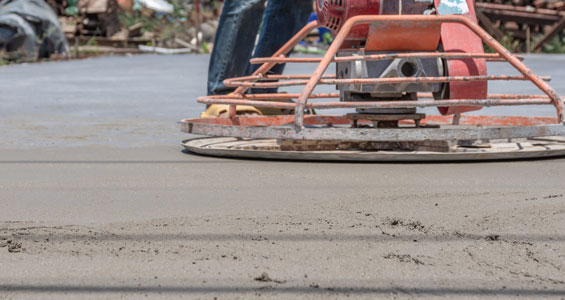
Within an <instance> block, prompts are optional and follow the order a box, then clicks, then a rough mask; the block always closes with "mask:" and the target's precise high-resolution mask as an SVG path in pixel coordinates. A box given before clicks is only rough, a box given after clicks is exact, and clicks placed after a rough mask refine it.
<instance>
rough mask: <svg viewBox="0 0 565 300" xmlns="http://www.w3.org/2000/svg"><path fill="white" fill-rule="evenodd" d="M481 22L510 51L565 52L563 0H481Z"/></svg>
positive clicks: (564, 9) (564, 8)
mask: <svg viewBox="0 0 565 300" xmlns="http://www.w3.org/2000/svg"><path fill="white" fill-rule="evenodd" d="M475 6H476V13H477V18H478V19H479V23H480V25H481V26H482V27H483V28H484V29H485V30H487V32H489V33H490V34H491V35H492V36H494V37H495V38H496V39H497V40H499V41H501V42H503V44H504V45H505V46H506V48H508V49H509V50H510V51H513V52H526V53H529V52H542V51H543V52H550V53H565V34H564V32H563V30H564V29H565V1H564V0H512V1H503V0H481V1H479V2H477V3H476V4H475Z"/></svg>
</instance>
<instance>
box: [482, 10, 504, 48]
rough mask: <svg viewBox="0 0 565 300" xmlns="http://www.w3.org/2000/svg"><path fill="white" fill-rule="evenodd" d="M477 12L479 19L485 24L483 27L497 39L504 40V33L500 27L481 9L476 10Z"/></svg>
mask: <svg viewBox="0 0 565 300" xmlns="http://www.w3.org/2000/svg"><path fill="white" fill-rule="evenodd" d="M475 13H476V14H477V19H479V22H480V23H481V24H482V25H483V28H484V29H485V30H486V31H487V32H488V33H489V34H490V35H492V36H494V37H495V38H496V39H497V40H499V41H500V40H502V38H504V33H502V31H500V29H498V27H497V26H496V25H494V23H492V21H491V20H490V19H489V18H488V17H487V16H486V15H485V14H483V12H482V11H481V10H479V9H477V10H476V11H475Z"/></svg>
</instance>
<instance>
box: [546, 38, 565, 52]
mask: <svg viewBox="0 0 565 300" xmlns="http://www.w3.org/2000/svg"><path fill="white" fill-rule="evenodd" d="M542 48H543V49H542V51H543V52H544V53H565V36H562V35H561V36H560V35H558V36H555V37H553V39H551V40H550V41H548V42H547V43H545V44H544V45H543V46H542Z"/></svg>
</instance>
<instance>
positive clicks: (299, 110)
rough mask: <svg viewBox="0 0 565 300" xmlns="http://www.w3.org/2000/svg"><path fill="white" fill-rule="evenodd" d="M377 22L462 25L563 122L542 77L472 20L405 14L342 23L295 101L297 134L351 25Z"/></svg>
mask: <svg viewBox="0 0 565 300" xmlns="http://www.w3.org/2000/svg"><path fill="white" fill-rule="evenodd" d="M376 22H391V23H401V24H402V25H404V26H407V27H409V26H410V25H411V24H416V23H422V22H425V23H432V24H434V23H435V24H442V23H459V24H462V25H465V26H466V27H468V28H469V29H470V30H472V31H473V32H474V33H475V34H476V35H477V36H478V37H479V38H481V39H482V40H483V41H484V42H485V43H486V44H487V45H489V46H490V47H491V48H493V49H494V50H495V51H496V52H498V53H499V54H500V56H502V57H503V58H505V59H506V60H507V61H508V62H509V63H510V64H511V65H512V66H513V67H514V68H516V69H517V70H518V71H519V72H520V73H522V74H523V75H524V76H525V77H527V78H528V79H529V80H530V81H531V82H532V83H533V84H534V85H536V86H537V87H538V88H540V89H541V90H542V91H543V92H544V93H545V94H547V95H548V96H549V98H551V99H552V101H553V104H554V106H555V108H556V110H557V118H558V122H559V123H563V117H564V116H563V102H562V101H561V99H560V98H559V96H558V94H557V92H556V91H555V90H554V89H553V88H552V87H551V86H549V85H548V84H547V83H546V82H545V81H544V80H543V79H542V78H540V77H539V76H537V75H536V74H535V73H534V72H533V71H532V70H531V69H529V68H528V67H527V66H525V65H524V64H523V63H522V62H521V61H520V60H519V59H517V58H516V57H514V55H512V53H510V52H509V51H508V50H507V49H506V48H504V46H502V45H501V44H500V43H499V42H498V41H496V40H495V39H494V38H493V37H492V36H490V35H489V34H488V33H487V32H486V31H484V30H483V29H482V28H481V27H480V26H479V25H478V24H475V23H474V22H472V21H471V20H469V19H468V18H466V17H463V16H456V15H441V16H417V15H406V16H393V15H387V16H356V17H353V18H351V19H349V20H347V21H346V22H345V24H344V25H343V27H342V29H341V30H340V32H339V33H338V34H337V36H336V38H335V40H334V42H333V43H332V44H331V46H330V48H329V49H328V51H327V52H326V54H325V55H324V57H323V58H322V60H321V61H320V64H319V65H318V67H317V68H316V70H315V71H314V74H313V75H312V77H311V78H310V80H308V82H307V83H306V86H305V87H304V89H303V90H302V93H301V95H300V97H299V98H298V101H297V104H296V111H295V129H296V131H297V132H299V131H300V130H302V128H303V124H304V107H305V106H306V103H307V101H308V97H309V95H310V94H311V93H312V91H313V90H314V88H315V87H316V85H317V84H318V82H320V79H321V77H322V75H323V73H324V72H325V71H326V69H327V68H328V66H329V64H330V63H331V62H332V60H333V57H334V56H335V55H336V53H337V51H338V50H339V48H341V45H342V44H343V42H344V40H345V39H346V37H347V35H348V34H349V32H350V31H351V28H352V27H353V26H354V25H358V24H371V23H376Z"/></svg>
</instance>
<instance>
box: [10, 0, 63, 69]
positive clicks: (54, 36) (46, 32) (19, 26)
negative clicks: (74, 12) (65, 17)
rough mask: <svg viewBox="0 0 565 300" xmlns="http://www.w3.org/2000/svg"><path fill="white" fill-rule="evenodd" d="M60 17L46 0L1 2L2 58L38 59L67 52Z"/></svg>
mask: <svg viewBox="0 0 565 300" xmlns="http://www.w3.org/2000/svg"><path fill="white" fill-rule="evenodd" d="M68 51H69V47H68V44H67V41H66V39H65V37H64V35H63V32H62V31H61V28H60V26H59V23H58V22H57V16H56V15H55V14H54V13H53V11H52V10H51V9H50V8H49V6H48V5H47V4H46V3H45V2H44V1H43V0H3V1H0V61H1V62H3V61H4V60H9V61H16V62H19V61H35V60H38V59H42V58H49V57H52V56H53V55H66V54H67V53H68Z"/></svg>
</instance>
